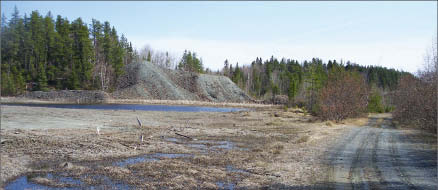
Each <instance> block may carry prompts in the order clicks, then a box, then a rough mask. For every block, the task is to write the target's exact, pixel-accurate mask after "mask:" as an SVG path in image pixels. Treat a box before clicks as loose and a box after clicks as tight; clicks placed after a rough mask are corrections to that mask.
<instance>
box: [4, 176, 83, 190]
mask: <svg viewBox="0 0 438 190" xmlns="http://www.w3.org/2000/svg"><path fill="white" fill-rule="evenodd" d="M40 177H43V176H40ZM45 178H47V179H49V180H53V181H54V182H56V183H59V184H62V185H69V186H72V187H51V186H46V185H40V184H37V183H34V182H32V181H30V180H29V177H28V176H26V175H25V176H21V177H19V178H17V179H16V180H14V181H12V182H10V183H9V184H8V185H6V187H5V190H8V189H11V190H12V189H48V190H60V189H65V190H74V189H80V188H79V186H81V185H82V182H81V180H79V179H74V178H71V177H62V176H54V175H53V174H50V173H49V174H46V176H45Z"/></svg>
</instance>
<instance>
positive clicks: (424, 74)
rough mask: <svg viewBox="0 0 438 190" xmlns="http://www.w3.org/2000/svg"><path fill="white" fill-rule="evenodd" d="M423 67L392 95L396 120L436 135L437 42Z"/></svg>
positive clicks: (427, 54)
mask: <svg viewBox="0 0 438 190" xmlns="http://www.w3.org/2000/svg"><path fill="white" fill-rule="evenodd" d="M424 58H425V59H424V61H425V62H424V68H423V70H420V71H419V72H418V74H417V76H413V75H407V76H404V77H402V78H401V79H400V81H399V83H398V88H397V91H395V93H394V94H393V100H394V102H393V103H394V105H395V106H396V108H395V110H394V112H393V117H394V120H396V121H399V122H400V123H402V124H407V125H410V126H416V127H420V128H422V129H425V130H428V131H430V132H433V133H436V132H437V125H438V124H437V117H438V112H437V107H438V104H437V99H438V97H437V94H438V76H437V75H438V52H437V44H436V43H434V44H433V45H432V46H431V49H429V50H428V51H427V52H426V55H425V57H424Z"/></svg>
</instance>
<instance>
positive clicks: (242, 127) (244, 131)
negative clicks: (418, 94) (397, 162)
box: [1, 105, 366, 189]
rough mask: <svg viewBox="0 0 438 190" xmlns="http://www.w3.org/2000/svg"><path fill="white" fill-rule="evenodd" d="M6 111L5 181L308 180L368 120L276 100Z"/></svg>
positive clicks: (106, 184)
mask: <svg viewBox="0 0 438 190" xmlns="http://www.w3.org/2000/svg"><path fill="white" fill-rule="evenodd" d="M1 112H2V113H1V114H2V115H1V116H2V117H1V146H2V148H1V182H2V184H1V187H2V188H5V189H13V188H17V187H23V188H26V187H30V188H36V189H38V188H49V189H50V188H55V189H56V188H65V189H82V188H88V189H89V188H95V189H120V188H123V189H129V188H131V189H163V188H165V189H264V188H268V189H283V188H309V187H312V186H313V185H314V184H315V182H317V179H325V177H326V168H324V164H323V160H322V159H323V157H322V156H323V155H324V153H325V150H326V149H327V148H328V147H330V146H331V145H332V144H333V143H334V142H335V139H337V138H339V136H340V135H342V134H344V133H346V132H348V131H350V130H351V129H354V128H357V126H359V125H362V124H365V123H366V119H358V120H351V121H347V122H346V123H344V124H333V123H327V122H319V121H317V120H316V119H315V118H313V117H312V116H309V115H306V114H304V113H302V112H301V111H300V110H298V109H289V110H288V111H285V110H284V109H280V108H278V107H269V106H261V107H257V108H256V109H250V111H239V112H226V113H221V112H160V111H138V110H137V111H136V110H117V111H114V110H93V109H62V108H42V107H26V106H10V105H2V106H1ZM137 118H138V119H139V120H140V121H141V123H142V127H139V124H138V121H137Z"/></svg>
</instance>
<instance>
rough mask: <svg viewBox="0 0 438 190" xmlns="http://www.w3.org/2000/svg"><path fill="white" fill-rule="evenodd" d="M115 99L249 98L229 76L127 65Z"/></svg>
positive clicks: (246, 100)
mask: <svg viewBox="0 0 438 190" xmlns="http://www.w3.org/2000/svg"><path fill="white" fill-rule="evenodd" d="M112 96H113V98H116V99H129V98H142V99H159V100H201V101H212V102H248V101H250V100H251V99H250V97H249V96H248V95H246V94H245V93H244V92H243V91H242V90H241V89H240V88H239V87H237V86H236V85H235V84H234V83H233V82H232V81H231V80H230V79H229V78H227V77H224V76H215V75H207V74H196V73H188V72H182V71H175V70H169V69H163V68H160V67H158V66H156V65H154V64H151V63H148V62H145V63H136V64H130V65H127V66H126V72H125V75H124V76H122V77H121V80H120V81H119V83H118V88H117V90H116V91H115V92H114V93H113V94H112Z"/></svg>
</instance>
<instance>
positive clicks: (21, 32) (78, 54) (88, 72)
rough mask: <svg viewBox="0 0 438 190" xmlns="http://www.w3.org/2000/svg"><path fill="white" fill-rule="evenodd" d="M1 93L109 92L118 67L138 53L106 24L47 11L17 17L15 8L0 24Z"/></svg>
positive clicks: (118, 70) (118, 74)
mask: <svg viewBox="0 0 438 190" xmlns="http://www.w3.org/2000/svg"><path fill="white" fill-rule="evenodd" d="M1 39H2V41H1V43H2V44H1V53H2V57H1V61H2V64H1V95H16V94H20V93H22V92H24V91H25V90H30V89H32V90H43V91H45V90H49V89H57V90H61V89H62V90H63V89H70V90H76V89H85V90H91V89H100V90H106V91H111V90H113V89H114V87H115V84H116V81H117V78H118V77H119V76H120V75H121V74H122V73H123V66H124V65H126V64H129V63H131V62H133V60H134V59H135V58H136V57H138V56H137V55H136V54H137V53H136V51H135V50H134V49H133V48H132V44H131V43H130V42H128V40H127V38H126V37H125V36H124V35H123V34H122V35H121V36H120V37H119V35H118V34H117V31H116V29H115V28H114V27H112V26H111V25H110V23H109V22H103V23H102V22H100V21H98V20H95V19H93V20H92V23H91V24H90V25H87V24H86V23H84V21H83V20H82V19H81V18H77V19H75V20H73V21H69V20H68V19H67V18H63V17H62V16H60V15H58V16H57V17H56V18H54V17H53V15H52V14H51V13H50V12H48V13H47V15H46V16H42V15H41V14H40V13H39V12H38V11H33V12H32V13H31V14H30V15H29V16H27V15H26V14H25V15H24V16H23V17H20V15H19V12H18V9H17V8H15V10H14V12H13V14H12V15H11V18H10V19H9V20H8V19H7V18H6V17H5V15H2V25H1Z"/></svg>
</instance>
